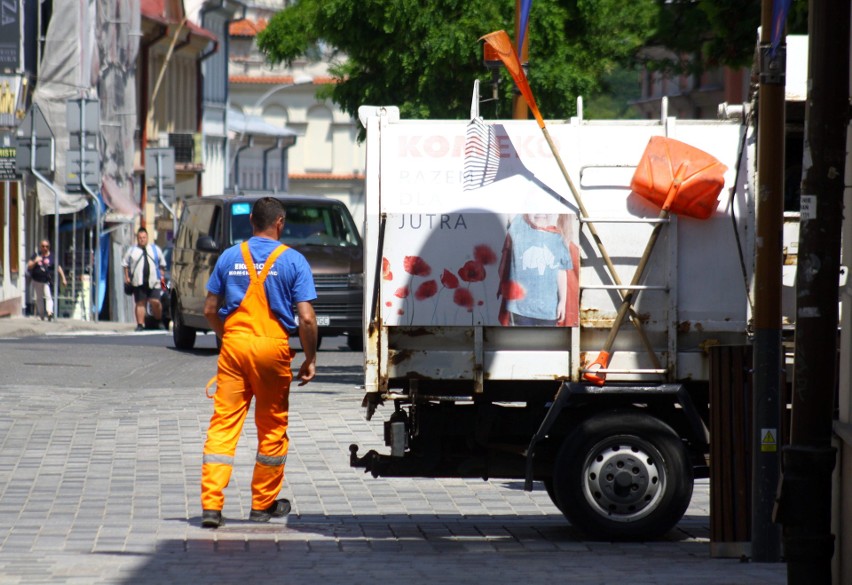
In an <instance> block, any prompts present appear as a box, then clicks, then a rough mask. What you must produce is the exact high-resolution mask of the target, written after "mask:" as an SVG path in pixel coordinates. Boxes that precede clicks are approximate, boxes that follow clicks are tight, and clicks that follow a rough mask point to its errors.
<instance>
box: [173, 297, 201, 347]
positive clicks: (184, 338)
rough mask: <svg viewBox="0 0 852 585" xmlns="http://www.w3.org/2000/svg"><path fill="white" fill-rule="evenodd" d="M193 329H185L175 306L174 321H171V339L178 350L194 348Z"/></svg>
mask: <svg viewBox="0 0 852 585" xmlns="http://www.w3.org/2000/svg"><path fill="white" fill-rule="evenodd" d="M195 333H196V331H195V329H193V328H192V327H187V326H186V325H185V324H184V322H183V315H182V314H181V312H180V307H179V306H177V305H176V306H175V315H174V321H172V339H173V340H174V342H175V347H176V348H178V349H192V348H193V347H195Z"/></svg>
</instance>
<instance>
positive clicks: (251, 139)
mask: <svg viewBox="0 0 852 585" xmlns="http://www.w3.org/2000/svg"><path fill="white" fill-rule="evenodd" d="M252 147H254V136H251V135H249V136H248V140H247V141H246V143H245V144H243V145H242V146H240V147H239V148H238V149H237V153H236V154H235V155H234V193H238V192H239V190H240V154H241V153H242V152H243V151H244V150H245V149H247V148H252Z"/></svg>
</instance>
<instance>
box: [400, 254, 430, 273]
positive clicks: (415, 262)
mask: <svg viewBox="0 0 852 585" xmlns="http://www.w3.org/2000/svg"><path fill="white" fill-rule="evenodd" d="M402 267H403V268H405V271H406V272H407V273H409V274H413V275H414V276H429V275H430V274H432V267H431V266H429V264H428V263H427V262H426V261H425V260H423V258H421V257H420V256H406V257H405V258H404V259H403V261H402Z"/></svg>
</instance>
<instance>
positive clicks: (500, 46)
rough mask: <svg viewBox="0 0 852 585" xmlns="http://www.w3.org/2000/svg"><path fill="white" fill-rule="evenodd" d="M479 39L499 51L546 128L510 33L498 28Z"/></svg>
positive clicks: (531, 108)
mask: <svg viewBox="0 0 852 585" xmlns="http://www.w3.org/2000/svg"><path fill="white" fill-rule="evenodd" d="M479 40H480V41H485V42H486V43H488V44H489V45H490V46H491V48H493V49H494V50H495V51H496V52H497V56H498V57H500V60H501V61H502V62H503V65H505V66H506V69H507V70H508V71H509V74H510V75H511V76H512V79H514V80H515V85H517V86H518V89H519V90H520V91H521V95H522V96H524V100H525V101H526V102H527V105H528V106H529V108H530V111H531V112H532V113H533V116H535V119H536V122H538V126H539V128H544V119H542V117H541V113H539V111H538V106H537V105H536V103H535V98H534V97H533V94H532V89H530V84H529V82H528V81H527V75H526V73H524V69H523V67H521V62H520V60H519V59H518V55H517V53H515V48H514V47H513V46H512V41H510V40H509V35H507V34H506V31H504V30H498V31H495V32H493V33H489V34H487V35H485V36H484V37H482V38H480V39H479Z"/></svg>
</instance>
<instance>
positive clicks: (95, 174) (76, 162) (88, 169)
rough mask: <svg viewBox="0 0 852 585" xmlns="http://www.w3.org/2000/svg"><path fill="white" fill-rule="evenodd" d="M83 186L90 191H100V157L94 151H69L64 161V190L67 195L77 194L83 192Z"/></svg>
mask: <svg viewBox="0 0 852 585" xmlns="http://www.w3.org/2000/svg"><path fill="white" fill-rule="evenodd" d="M81 155H83V156H82V157H81ZM84 184H85V185H86V187H88V188H89V190H92V191H98V190H99V189H100V186H101V157H100V156H99V155H98V152H97V151H96V150H84V151H79V150H69V151H68V158H67V160H66V173H65V190H66V191H68V192H69V193H72V192H77V193H79V192H82V191H83V185H84Z"/></svg>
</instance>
